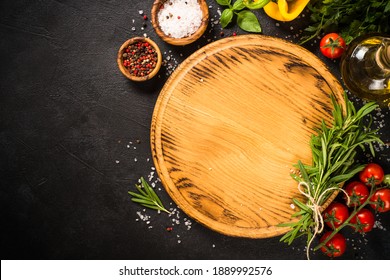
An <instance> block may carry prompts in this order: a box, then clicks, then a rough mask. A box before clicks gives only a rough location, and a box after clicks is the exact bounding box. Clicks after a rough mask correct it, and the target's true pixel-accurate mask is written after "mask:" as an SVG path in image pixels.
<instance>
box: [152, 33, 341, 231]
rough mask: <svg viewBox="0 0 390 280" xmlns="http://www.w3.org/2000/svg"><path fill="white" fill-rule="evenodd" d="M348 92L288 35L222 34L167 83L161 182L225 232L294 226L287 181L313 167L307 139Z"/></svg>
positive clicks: (158, 136)
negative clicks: (295, 169) (296, 170)
mask: <svg viewBox="0 0 390 280" xmlns="http://www.w3.org/2000/svg"><path fill="white" fill-rule="evenodd" d="M332 92H333V93H334V94H335V95H336V97H337V99H338V100H342V99H343V97H342V96H343V88H342V87H341V85H340V84H339V82H338V81H337V79H336V78H335V77H334V76H333V75H332V74H331V73H330V72H329V71H328V69H327V68H326V66H325V65H324V64H323V63H322V62H321V61H320V60H319V59H318V58H317V57H316V56H315V55H313V54H312V53H310V52H309V51H307V50H305V49H304V48H301V47H299V46H297V45H294V44H292V43H289V42H286V41H284V40H281V39H276V38H271V37H267V36H261V35H243V36H237V37H230V38H226V39H222V40H218V41H216V42H214V43H211V44H209V45H207V46H205V47H203V48H202V49H199V50H198V51H197V52H195V53H194V54H192V55H191V56H190V57H189V58H187V59H186V60H185V61H184V62H183V63H182V64H181V65H180V66H179V67H178V68H177V69H176V71H175V72H174V73H173V74H172V76H171V77H170V78H169V79H168V81H167V83H166V84H165V86H164V87H163V89H162V91H161V93H160V95H159V98H158V100H157V103H156V107H155V110H154V113H153V119H152V126H151V146H152V153H153V159H154V164H155V166H156V169H157V171H158V174H159V177H160V179H161V180H162V183H163V185H164V187H165V189H166V190H167V192H168V193H169V195H170V196H171V197H172V199H173V200H174V201H175V203H176V204H177V205H178V206H180V208H181V209H182V210H183V211H184V212H185V213H186V214H187V215H188V216H190V217H191V218H193V219H195V220H196V221H198V222H199V223H201V224H203V225H205V226H207V227H209V228H211V229H213V230H215V231H218V232H220V233H223V234H226V235H231V236H240V237H250V238H265V237H271V236H276V235H280V234H282V233H285V232H287V231H288V230H289V228H285V227H278V226H277V225H278V224H280V223H286V222H291V221H292V220H291V215H292V214H293V213H294V212H295V211H296V210H294V209H292V207H291V204H292V198H294V197H295V198H302V197H301V195H300V194H299V192H298V189H297V184H296V182H295V181H294V180H293V179H292V178H291V177H290V172H291V170H292V166H293V164H296V163H297V162H298V160H302V161H303V163H308V164H310V163H311V150H310V147H309V139H310V136H311V134H312V133H313V132H314V128H315V127H318V126H319V125H320V123H321V120H322V119H325V121H326V122H327V123H330V122H331V120H332V108H333V107H332V105H331V100H330V94H331V93H332Z"/></svg>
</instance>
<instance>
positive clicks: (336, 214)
mask: <svg viewBox="0 0 390 280" xmlns="http://www.w3.org/2000/svg"><path fill="white" fill-rule="evenodd" d="M348 217H349V212H348V207H347V206H346V205H345V204H342V203H340V202H332V203H331V204H330V205H329V206H328V208H326V209H325V211H324V221H325V223H326V224H327V225H328V226H329V227H330V228H331V229H335V228H338V227H339V226H340V225H341V224H342V223H344V222H345V220H346V219H348Z"/></svg>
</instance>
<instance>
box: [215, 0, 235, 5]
mask: <svg viewBox="0 0 390 280" xmlns="http://www.w3.org/2000/svg"><path fill="white" fill-rule="evenodd" d="M231 2H232V0H217V3H218V4H219V5H222V6H230V3H231Z"/></svg>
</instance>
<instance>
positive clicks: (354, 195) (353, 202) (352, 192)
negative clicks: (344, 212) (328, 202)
mask: <svg viewBox="0 0 390 280" xmlns="http://www.w3.org/2000/svg"><path fill="white" fill-rule="evenodd" d="M344 190H345V192H346V193H347V194H348V196H349V199H350V204H349V206H351V207H353V206H359V205H362V203H364V202H365V201H366V200H367V198H368V195H369V193H370V192H369V190H368V188H367V186H366V185H365V184H363V183H362V182H359V181H352V182H350V183H348V185H347V186H346V187H345V189H344ZM344 199H345V200H346V201H347V197H346V196H345V197H344Z"/></svg>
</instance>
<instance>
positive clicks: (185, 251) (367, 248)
mask: <svg viewBox="0 0 390 280" xmlns="http://www.w3.org/2000/svg"><path fill="white" fill-rule="evenodd" d="M208 2H209V4H210V5H211V6H212V7H211V8H210V24H209V27H208V29H207V31H206V33H205V35H204V36H203V37H202V38H201V39H199V40H198V41H197V42H195V43H194V44H191V45H189V46H187V47H173V46H169V45H167V44H166V43H164V42H163V41H161V40H160V39H159V38H157V37H156V34H155V32H154V30H153V28H152V26H151V24H150V22H149V21H147V26H146V28H145V29H144V30H141V27H142V25H143V23H144V20H143V18H142V16H141V15H140V14H139V10H143V11H144V12H145V14H147V15H148V16H149V18H150V10H151V6H152V3H153V0H145V1H135V0H132V1H131V0H107V1H103V0H101V1H97V0H37V1H24V0H2V1H1V2H0V38H1V39H0V63H1V67H0V71H1V72H0V81H1V83H0V108H1V109H0V160H1V161H0V164H1V166H0V167H1V169H0V170H1V174H0V185H1V192H0V199H1V201H0V203H1V204H0V205H1V209H0V216H1V231H0V232H1V249H0V251H1V257H2V259H304V258H305V254H304V246H305V242H304V240H297V241H296V243H294V244H293V245H292V246H287V245H285V244H282V243H280V242H279V237H276V238H269V239H263V240H251V239H242V238H233V237H227V236H223V235H220V234H218V233H215V232H213V231H211V230H209V229H207V228H204V227H203V226H201V225H199V224H197V223H196V222H194V221H191V219H189V220H190V221H191V222H192V226H191V229H189V230H188V228H187V225H185V222H186V220H187V217H186V216H185V214H184V213H180V216H179V218H177V217H176V216H175V217H168V216H167V215H165V214H160V215H159V214H157V213H156V212H153V211H149V210H146V211H145V212H142V208H141V207H139V206H138V205H137V204H134V203H132V202H131V201H130V197H129V196H128V195H127V191H128V190H133V189H134V183H136V182H137V180H138V178H139V177H141V176H144V177H147V176H149V175H151V174H153V173H151V172H153V170H152V168H153V163H152V160H151V152H150V146H149V131H150V122H151V117H152V112H153V108H154V105H155V102H156V99H157V97H158V93H159V91H160V90H161V88H162V86H163V85H164V83H165V81H166V79H167V78H168V76H169V74H170V73H171V72H172V71H173V69H174V68H175V67H176V66H177V65H178V64H179V63H180V62H181V61H182V60H183V59H185V58H186V57H187V56H188V55H190V54H191V53H192V52H194V51H195V50H197V49H198V48H199V47H201V46H204V45H205V44H207V43H209V42H211V41H215V40H218V39H220V38H222V37H221V35H220V30H221V29H220V26H219V24H218V23H214V21H217V20H218V18H219V16H218V13H217V8H218V7H219V6H218V5H217V4H216V2H215V1H211V0H210V1H208ZM256 14H257V15H258V18H259V19H260V23H261V24H262V27H263V33H264V34H266V35H272V36H277V37H280V38H284V39H287V40H289V41H296V40H297V38H298V37H299V36H297V34H299V30H300V29H301V28H302V26H305V23H304V21H303V20H302V19H300V20H296V21H294V23H285V24H283V23H280V24H279V23H277V22H275V21H273V20H271V19H269V18H267V17H266V16H265V15H264V13H263V12H262V11H257V12H256ZM306 18H307V17H306ZM304 19H305V18H304ZM132 29H135V30H132ZM234 31H236V32H237V33H238V34H244V33H245V32H242V31H240V30H238V29H237V28H236V27H235V26H231V27H229V28H228V29H226V30H224V36H225V37H226V36H231V35H232V34H233V32H234ZM144 33H145V34H147V36H149V37H151V38H152V39H154V40H155V41H156V42H157V43H158V45H159V46H160V48H161V50H162V52H163V56H164V59H165V60H166V64H165V65H164V66H163V68H162V69H161V70H160V73H159V77H155V78H154V79H153V80H151V81H150V82H147V83H141V84H135V83H132V82H130V81H129V80H127V79H126V78H124V77H123V76H122V75H121V73H120V72H119V70H118V67H117V64H116V54H117V50H118V48H119V46H120V45H121V44H122V43H123V42H124V41H125V40H127V39H128V38H130V37H133V36H136V35H140V36H142V35H143V34H144ZM317 43H318V42H314V43H313V44H308V45H307V46H306V47H307V48H309V50H311V51H313V52H314V53H316V54H317V55H319V57H320V58H321V59H322V60H323V61H324V62H326V63H327V64H328V65H329V67H330V70H331V71H332V72H333V73H334V74H335V75H336V76H337V77H338V78H340V77H339V71H338V62H335V61H330V60H328V59H325V58H324V57H322V56H321V55H320V54H319V53H318V50H317ZM265 78H266V77H265ZM355 101H356V102H357V104H358V103H359V102H358V100H356V99H355ZM375 124H376V125H377V126H384V127H383V128H382V129H381V135H382V136H381V137H382V138H383V140H384V141H386V142H389V141H390V136H389V131H388V130H389V129H388V127H389V126H388V124H389V110H384V109H383V110H381V111H380V112H378V115H377V116H376V117H375ZM137 140H138V141H137ZM389 158H390V156H389V148H383V149H382V151H380V152H379V153H378V156H377V158H376V159H375V161H378V162H380V163H382V164H384V166H385V167H386V170H387V172H388V173H389V171H390V166H389ZM155 179H156V174H154V178H153V180H152V181H154V180H155ZM157 191H158V193H159V195H160V196H161V198H162V200H163V202H164V203H165V204H166V205H167V206H168V205H170V206H169V207H173V208H176V206H175V205H174V204H172V201H171V199H170V198H169V197H168V196H167V194H166V193H165V191H164V189H163V188H162V186H161V184H160V183H158V184H157ZM170 203H171V204H170ZM137 211H141V212H142V213H144V214H145V213H146V214H147V215H149V216H150V217H149V219H148V221H136V219H137V218H138V215H137ZM172 219H176V220H178V221H179V224H176V221H175V220H174V221H172ZM389 220H390V215H389V213H388V214H382V215H381V216H380V217H379V222H380V223H379V228H377V229H375V230H374V231H373V232H371V233H369V234H368V235H367V236H365V237H361V236H360V235H358V234H355V233H352V232H350V231H347V235H348V240H349V242H348V244H349V245H348V246H349V249H348V250H347V252H346V254H345V255H344V256H343V258H346V259H355V258H356V259H360V258H363V259H389V258H390V238H389V237H390V234H389V230H390V221H389ZM187 221H188V220H187ZM148 222H149V223H148ZM172 223H173V224H174V225H173V226H172ZM169 226H171V227H173V230H172V231H171V232H168V231H167V230H166V227H169ZM313 258H325V257H324V256H322V254H320V253H315V254H313Z"/></svg>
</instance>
